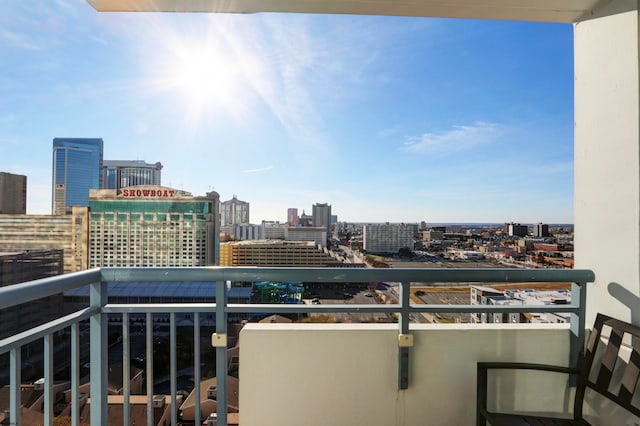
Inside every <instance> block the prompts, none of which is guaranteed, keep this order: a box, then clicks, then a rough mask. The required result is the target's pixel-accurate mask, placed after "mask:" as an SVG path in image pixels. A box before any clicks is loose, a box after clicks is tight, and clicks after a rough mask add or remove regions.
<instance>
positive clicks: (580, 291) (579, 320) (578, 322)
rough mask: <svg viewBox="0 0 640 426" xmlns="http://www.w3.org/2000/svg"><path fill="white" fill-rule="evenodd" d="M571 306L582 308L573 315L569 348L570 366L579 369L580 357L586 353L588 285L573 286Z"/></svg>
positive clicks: (576, 284)
mask: <svg viewBox="0 0 640 426" xmlns="http://www.w3.org/2000/svg"><path fill="white" fill-rule="evenodd" d="M571 304H572V305H577V306H579V307H580V312H579V313H578V314H574V313H572V314H571V343H570V345H571V346H570V348H569V366H570V367H573V368H576V367H579V365H578V362H579V360H580V355H581V354H582V352H583V351H584V335H585V331H586V325H585V317H586V308H587V286H586V283H572V284H571Z"/></svg>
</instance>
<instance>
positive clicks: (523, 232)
mask: <svg viewBox="0 0 640 426" xmlns="http://www.w3.org/2000/svg"><path fill="white" fill-rule="evenodd" d="M505 227H506V228H507V230H508V233H509V235H510V236H512V237H526V236H527V234H528V233H529V227H528V226H527V225H520V224H519V223H513V222H512V223H509V224H505Z"/></svg>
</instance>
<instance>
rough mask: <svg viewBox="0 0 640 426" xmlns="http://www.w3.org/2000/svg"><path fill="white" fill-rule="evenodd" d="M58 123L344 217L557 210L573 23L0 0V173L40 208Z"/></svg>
mask: <svg viewBox="0 0 640 426" xmlns="http://www.w3.org/2000/svg"><path fill="white" fill-rule="evenodd" d="M54 137H101V138H103V139H104V158H105V159H107V160H135V159H138V160H145V161H147V162H150V163H155V162H156V161H160V162H162V163H163V165H164V169H163V177H162V178H163V184H165V185H167V186H172V187H175V188H179V189H184V190H187V191H190V192H192V193H194V194H195V195H204V193H205V192H207V191H209V190H211V189H213V190H215V191H217V192H218V193H220V197H221V200H227V199H230V198H231V197H232V195H233V194H237V196H238V198H239V199H241V200H244V201H248V202H250V203H251V221H252V222H254V223H259V222H260V221H261V220H280V221H285V220H286V209H287V208H288V207H297V208H298V209H299V210H300V212H302V210H303V209H304V210H306V212H307V213H310V211H311V206H312V204H313V203H317V202H320V203H324V202H328V203H330V204H331V205H332V211H333V213H334V214H337V215H338V218H339V220H346V221H357V222H365V221H372V222H380V221H391V222H417V221H422V220H424V221H427V222H496V223H500V222H505V221H519V222H527V223H531V222H539V221H543V222H547V223H572V222H573V29H572V26H571V25H565V24H540V23H518V22H497V21H473V20H453V19H427V18H395V17H371V16H326V15H303V14H292V15H286V14H254V15H209V14H148V13H98V12H96V11H95V10H94V9H92V8H91V7H90V6H89V5H88V4H87V3H85V2H84V1H81V0H56V1H44V0H37V1H34V2H25V1H22V0H3V1H2V2H1V3H0V171H5V172H11V173H18V174H25V175H27V179H28V200H27V209H28V212H29V213H50V211H51V194H50V192H51V189H50V188H51V156H52V154H51V145H52V139H53V138H54Z"/></svg>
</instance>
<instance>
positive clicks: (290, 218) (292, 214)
mask: <svg viewBox="0 0 640 426" xmlns="http://www.w3.org/2000/svg"><path fill="white" fill-rule="evenodd" d="M298 222H299V219H298V209H296V208H288V209H287V223H288V224H289V225H291V226H297V225H298Z"/></svg>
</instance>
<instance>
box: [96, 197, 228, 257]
mask: <svg viewBox="0 0 640 426" xmlns="http://www.w3.org/2000/svg"><path fill="white" fill-rule="evenodd" d="M218 204H219V195H218V193H217V192H210V193H208V194H207V196H206V197H194V196H192V195H191V194H189V193H187V192H185V191H179V190H176V189H173V188H167V187H162V186H131V187H128V188H124V189H121V190H119V191H118V190H115V189H102V190H92V191H91V196H90V198H89V210H90V216H91V219H90V225H89V226H90V228H89V266H90V267H92V268H100V267H137V266H140V267H154V266H158V267H174V266H176V267H179V266H211V265H217V264H218V246H219V243H220V242H219V233H220V228H219V223H218V220H217V219H218Z"/></svg>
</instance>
